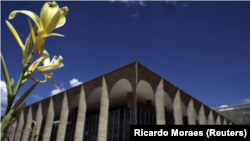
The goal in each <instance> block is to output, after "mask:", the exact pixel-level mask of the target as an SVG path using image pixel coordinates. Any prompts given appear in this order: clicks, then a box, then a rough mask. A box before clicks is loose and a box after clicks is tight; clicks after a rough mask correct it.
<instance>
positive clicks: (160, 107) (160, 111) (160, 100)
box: [155, 79, 166, 125]
mask: <svg viewBox="0 0 250 141" xmlns="http://www.w3.org/2000/svg"><path fill="white" fill-rule="evenodd" d="M164 102H165V99H164V88H163V79H161V81H160V83H159V85H158V87H157V89H156V92H155V111H156V124H157V125H166V118H165V103H164Z"/></svg>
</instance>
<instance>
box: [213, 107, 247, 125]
mask: <svg viewBox="0 0 250 141" xmlns="http://www.w3.org/2000/svg"><path fill="white" fill-rule="evenodd" d="M214 110H215V111H217V112H218V113H220V114H221V115H223V116H224V117H226V118H228V119H229V120H231V121H232V122H234V123H235V124H237V125H250V103H245V104H239V105H224V106H222V107H219V108H214Z"/></svg>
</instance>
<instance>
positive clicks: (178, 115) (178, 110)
mask: <svg viewBox="0 0 250 141" xmlns="http://www.w3.org/2000/svg"><path fill="white" fill-rule="evenodd" d="M181 104H182V103H181V94H180V90H179V89H178V90H177V93H176V95H175V98H174V102H173V108H174V121H175V125H183V118H182V117H183V115H182V105H181Z"/></svg>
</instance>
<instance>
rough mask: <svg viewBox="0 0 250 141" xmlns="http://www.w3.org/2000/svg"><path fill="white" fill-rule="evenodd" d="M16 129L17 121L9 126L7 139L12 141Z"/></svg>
mask: <svg viewBox="0 0 250 141" xmlns="http://www.w3.org/2000/svg"><path fill="white" fill-rule="evenodd" d="M16 127H17V121H16V122H14V123H13V124H12V125H11V126H10V132H9V134H8V137H9V139H10V141H13V139H14V135H15V132H16Z"/></svg>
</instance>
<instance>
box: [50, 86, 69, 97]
mask: <svg viewBox="0 0 250 141" xmlns="http://www.w3.org/2000/svg"><path fill="white" fill-rule="evenodd" d="M64 90H65V88H60V89H54V90H52V91H51V94H50V96H53V95H56V94H59V93H60V92H62V91H64Z"/></svg>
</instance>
